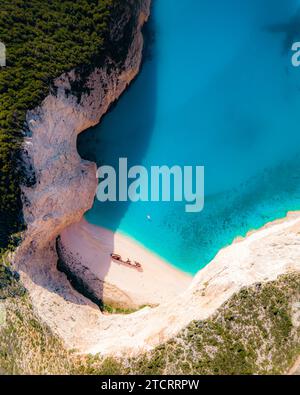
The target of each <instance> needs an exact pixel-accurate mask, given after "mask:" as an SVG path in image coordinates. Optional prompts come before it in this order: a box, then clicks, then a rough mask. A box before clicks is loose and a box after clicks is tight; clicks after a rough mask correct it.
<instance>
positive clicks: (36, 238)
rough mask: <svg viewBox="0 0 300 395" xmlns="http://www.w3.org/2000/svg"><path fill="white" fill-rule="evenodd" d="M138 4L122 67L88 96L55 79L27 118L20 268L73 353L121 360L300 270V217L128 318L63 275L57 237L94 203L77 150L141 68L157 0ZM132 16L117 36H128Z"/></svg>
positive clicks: (90, 86)
mask: <svg viewBox="0 0 300 395" xmlns="http://www.w3.org/2000/svg"><path fill="white" fill-rule="evenodd" d="M133 1H135V2H136V4H137V5H138V6H137V7H136V15H135V16H134V17H135V18H134V21H135V24H134V26H133V35H132V40H131V42H130V43H129V47H128V51H127V54H126V56H125V57H124V59H123V61H122V62H121V63H120V62H119V61H118V63H117V64H116V63H115V62H114V60H113V59H111V58H107V59H106V60H105V62H104V64H103V66H102V67H101V68H95V69H94V70H93V71H92V72H91V73H89V75H88V76H87V78H86V77H84V78H86V84H85V86H86V88H87V92H86V93H85V94H82V95H81V96H78V95H74V94H72V90H73V87H74V84H75V85H76V82H78V81H81V80H82V78H83V76H82V75H80V73H79V74H78V73H77V72H75V71H72V72H70V73H66V74H64V75H63V76H61V77H60V78H58V79H57V80H56V81H55V82H54V87H55V89H54V90H53V93H52V94H50V95H49V96H48V97H47V98H46V99H45V100H44V101H43V103H42V104H41V106H40V107H39V108H37V109H35V110H34V111H30V112H28V114H27V124H28V130H27V132H26V133H27V137H26V138H25V144H24V157H25V158H26V161H27V167H28V169H29V173H30V177H29V178H30V181H31V182H29V183H28V185H27V186H24V187H23V188H22V192H23V203H24V218H25V222H26V224H27V231H26V232H25V235H24V239H23V242H22V244H21V245H20V247H19V248H18V250H17V252H16V254H15V257H14V264H15V266H16V267H17V268H18V271H19V272H20V274H21V279H22V282H23V284H24V285H25V287H26V288H27V289H28V291H29V293H30V296H31V300H32V302H33V306H34V308H35V310H36V312H37V313H38V314H39V316H40V317H41V318H42V319H43V320H44V321H45V322H46V323H47V324H48V325H49V327H50V328H51V329H52V330H53V331H54V332H55V333H57V334H58V335H59V336H60V337H61V338H62V339H63V340H64V342H65V344H66V346H67V347H69V348H72V349H77V350H79V351H80V352H82V353H93V354H96V353H99V352H100V353H102V354H121V353H123V352H127V353H130V354H134V353H137V352H139V351H141V350H148V349H151V348H153V347H154V346H156V345H157V344H159V343H161V342H164V341H166V340H168V339H169V338H170V337H172V336H174V335H175V334H176V333H178V331H179V330H181V329H182V328H183V327H185V326H186V325H187V324H189V323H190V321H191V320H194V319H195V320H196V319H198V320H199V319H206V318H208V317H209V316H211V315H212V314H213V313H214V312H215V311H216V309H218V308H219V307H220V306H221V305H222V304H223V303H224V302H225V301H226V300H228V299H229V298H230V297H231V296H232V295H233V294H234V293H235V292H238V291H239V290H240V289H241V288H243V287H244V286H249V285H251V284H255V283H257V282H264V281H271V280H274V279H276V278H277V277H278V276H279V275H281V274H285V273H288V272H293V271H299V270H300V266H299V262H300V248H299V243H300V242H299V233H300V216H299V213H298V214H295V216H292V217H290V218H288V219H287V220H286V221H285V222H283V223H279V224H272V225H271V226H270V227H268V228H266V229H262V230H260V231H258V232H257V233H254V234H252V235H250V236H249V237H247V238H246V239H245V240H242V241H239V243H234V244H233V245H232V246H229V247H228V248H226V249H224V250H222V251H220V253H219V254H218V256H217V257H216V258H215V260H214V261H213V262H212V263H211V264H209V265H208V266H207V267H206V268H205V269H204V270H202V271H201V272H200V273H199V274H198V275H197V276H196V277H195V279H194V280H193V283H192V285H191V286H190V287H189V288H188V289H187V290H186V291H185V292H183V293H182V294H181V295H180V296H179V297H177V298H176V300H172V301H170V302H169V303H165V304H162V305H160V306H158V307H156V308H153V309H150V308H145V309H143V310H141V311H139V312H137V313H134V314H131V315H128V316H119V315H116V316H107V315H103V314H101V312H100V310H99V308H98V306H97V305H95V304H94V303H92V302H91V301H90V300H89V299H87V298H86V297H84V296H83V295H82V294H80V293H78V292H76V291H75V290H74V289H73V288H72V286H71V285H70V283H69V281H68V279H67V277H66V275H65V274H63V273H60V272H59V271H58V270H57V259H58V256H57V251H56V238H57V236H58V235H59V234H60V233H61V232H62V230H63V229H65V228H66V227H68V226H69V225H71V224H73V223H76V222H78V221H79V220H80V219H81V218H82V216H83V214H84V213H85V211H87V210H88V209H89V208H90V207H91V205H92V203H93V199H94V194H95V191H96V187H97V179H96V167H95V165H94V164H92V163H89V162H86V161H83V160H82V159H81V158H80V156H79V155H78V153H77V150H76V139H77V135H78V134H79V133H80V132H82V131H84V130H85V129H87V128H89V127H91V126H93V125H96V124H97V123H98V122H99V121H100V119H101V117H102V116H103V114H105V113H106V111H107V110H108V108H109V106H110V105H111V103H113V102H114V101H115V100H116V99H117V98H118V97H119V96H120V95H121V94H122V92H123V91H124V90H125V89H126V87H127V86H128V84H129V83H130V81H131V80H132V79H133V78H134V77H135V75H136V74H137V73H138V71H139V67H140V63H141V57H142V46H143V37H142V34H141V27H142V25H143V23H144V22H145V21H146V19H147V18H148V15H149V6H150V0H139V1H138V0H133ZM128 18H129V15H124V16H123V17H122V18H120V20H119V23H118V25H116V26H114V28H113V29H112V35H113V36H114V37H118V36H120V35H121V34H122V33H121V32H122V28H123V27H124V25H125V24H126V23H128V20H129V19H128Z"/></svg>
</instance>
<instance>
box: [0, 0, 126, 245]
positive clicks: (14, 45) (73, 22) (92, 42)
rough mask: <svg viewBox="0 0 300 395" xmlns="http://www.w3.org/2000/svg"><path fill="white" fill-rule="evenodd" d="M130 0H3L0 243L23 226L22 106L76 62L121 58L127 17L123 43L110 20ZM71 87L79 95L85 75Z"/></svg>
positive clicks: (81, 68) (35, 100)
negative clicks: (113, 35)
mask: <svg viewBox="0 0 300 395" xmlns="http://www.w3.org/2000/svg"><path fill="white" fill-rule="evenodd" d="M133 4H134V2H132V1H130V0H77V1H70V0H53V1H41V0H2V1H1V8H0V41H1V42H3V43H4V44H5V45H6V50H7V67H5V68H0V247H5V246H6V244H7V243H8V241H9V236H10V235H11V234H12V233H15V232H16V231H18V230H20V229H21V228H22V227H21V225H22V215H21V198H20V184H21V183H25V184H28V183H29V184H30V183H32V182H33V181H32V179H31V180H30V179H27V176H26V174H25V173H24V171H22V166H20V165H19V154H20V147H21V143H22V137H23V135H24V133H26V130H27V126H26V122H25V115H26V111H27V110H30V109H33V108H35V107H36V106H37V105H38V104H40V103H41V101H42V100H43V99H44V98H45V96H47V95H48V93H49V91H50V90H51V89H52V88H53V86H52V81H53V79H54V78H56V77H58V76H59V75H61V74H62V73H63V72H65V71H69V70H71V69H73V68H75V69H76V71H77V72H78V75H79V74H81V75H82V73H83V74H84V75H88V74H89V71H90V70H91V69H92V68H93V67H94V66H95V65H101V62H102V61H103V57H104V56H107V55H110V56H111V57H112V58H113V59H114V60H115V61H118V60H120V59H121V56H122V55H124V54H123V51H127V47H126V43H127V41H128V40H129V37H130V32H131V30H130V29H132V27H131V25H130V22H131V21H129V22H128V26H127V27H125V28H124V32H123V33H124V37H122V38H121V39H122V40H123V41H122V43H121V44H120V42H118V41H117V42H113V41H112V38H111V35H110V24H111V21H112V20H113V19H115V18H118V15H119V13H120V12H124V10H126V9H127V8H128V7H133ZM132 14H134V13H132ZM121 39H120V38H118V40H121ZM124 40H125V41H124ZM117 48H121V49H117ZM72 89H73V90H74V92H76V93H77V94H79V95H80V94H81V92H82V91H84V81H82V79H81V81H80V82H79V81H77V82H76V83H74V86H73V87H72ZM52 91H53V89H52Z"/></svg>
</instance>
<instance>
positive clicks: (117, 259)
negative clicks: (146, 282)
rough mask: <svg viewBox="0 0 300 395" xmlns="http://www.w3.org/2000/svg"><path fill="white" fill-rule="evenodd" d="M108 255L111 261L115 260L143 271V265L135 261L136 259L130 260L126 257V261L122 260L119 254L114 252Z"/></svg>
mask: <svg viewBox="0 0 300 395" xmlns="http://www.w3.org/2000/svg"><path fill="white" fill-rule="evenodd" d="M110 256H111V258H112V260H113V261H115V262H117V263H119V264H121V265H124V266H126V267H129V268H131V269H136V270H138V271H140V272H142V271H143V267H142V265H141V264H140V263H139V262H136V261H134V262H132V261H131V260H130V259H127V260H126V261H124V260H123V259H122V257H121V255H118V254H114V253H112V254H110Z"/></svg>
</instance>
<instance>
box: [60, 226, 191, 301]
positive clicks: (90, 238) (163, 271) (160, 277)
mask: <svg viewBox="0 0 300 395" xmlns="http://www.w3.org/2000/svg"><path fill="white" fill-rule="evenodd" d="M61 242H62V245H63V247H64V248H65V249H67V250H68V251H70V252H72V254H73V255H75V256H76V257H77V259H78V260H79V261H80V262H81V264H82V265H83V266H84V267H85V268H87V269H88V270H89V271H91V272H92V273H93V275H95V276H96V277H97V278H98V279H100V280H102V281H105V282H106V283H108V284H110V285H112V286H114V287H116V288H118V289H119V290H121V291H122V292H123V293H125V294H126V295H127V296H128V297H129V298H130V299H131V300H132V302H133V304H136V305H139V306H142V305H147V304H150V305H157V304H161V303H165V302H167V301H169V300H172V299H173V298H174V297H176V296H177V295H179V294H181V293H182V292H183V291H185V290H186V289H187V287H188V286H189V284H190V283H191V282H192V276H189V275H188V274H185V273H184V272H182V271H180V270H177V269H176V268H174V267H172V266H171V265H170V264H168V263H167V262H165V261H164V260H163V259H161V258H160V257H158V256H156V255H155V254H154V253H152V252H151V251H148V250H147V249H145V248H144V247H143V246H141V245H139V244H138V243H137V242H135V241H134V240H132V239H130V238H129V237H127V236H124V235H123V234H120V233H113V232H111V231H109V230H106V229H104V228H101V227H98V226H94V225H91V224H89V223H88V222H87V221H86V220H85V219H82V220H81V221H80V222H79V223H77V224H75V225H72V226H71V227H69V228H67V229H66V230H64V232H63V233H62V234H61ZM111 253H116V254H119V255H121V256H122V258H123V260H127V259H130V260H131V261H133V262H134V261H137V262H139V263H141V265H142V268H143V271H142V272H139V271H138V270H136V269H134V268H130V267H126V266H124V265H122V264H119V263H117V262H115V261H113V260H112V259H111V257H110V254H111Z"/></svg>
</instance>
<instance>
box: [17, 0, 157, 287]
mask: <svg viewBox="0 0 300 395" xmlns="http://www.w3.org/2000/svg"><path fill="white" fill-rule="evenodd" d="M150 1H151V0H138V1H136V0H134V1H131V0H129V4H130V5H131V7H129V8H128V10H127V11H126V12H125V13H124V15H119V16H118V18H117V20H116V21H115V24H114V25H113V26H111V41H112V47H113V46H114V45H115V46H117V45H119V46H120V45H121V46H122V50H123V51H124V52H125V49H126V53H125V54H122V53H121V54H120V53H119V52H116V55H115V56H116V57H117V59H114V53H113V50H111V51H110V52H111V53H112V54H111V55H109V56H107V58H106V59H104V61H103V65H102V66H101V67H97V68H94V70H91V72H89V73H88V75H86V74H87V71H86V69H84V68H83V69H82V70H73V71H71V72H68V73H65V74H64V75H62V76H61V77H59V78H57V79H56V80H55V81H54V84H53V85H54V86H53V89H52V93H51V94H49V96H48V97H47V98H46V99H45V100H44V101H43V103H42V104H41V106H40V107H38V108H36V109H34V110H33V111H29V112H28V113H27V117H26V118H27V119H26V121H27V122H26V123H27V125H28V128H27V130H26V137H25V141H24V154H23V157H24V162H25V163H26V167H27V169H28V179H30V182H29V183H27V186H23V187H22V200H23V214H24V220H25V223H26V226H27V230H26V232H25V234H24V238H23V242H22V244H21V246H20V247H19V249H18V250H17V253H16V255H15V259H14V264H15V265H16V267H17V268H18V269H19V270H20V272H21V273H23V274H24V276H25V274H26V275H28V276H29V277H31V278H32V279H36V281H42V282H44V281H45V278H44V279H43V280H41V279H40V278H41V277H42V276H41V272H43V271H44V272H45V273H47V275H46V277H47V278H48V280H49V281H50V279H49V275H50V274H49V273H50V272H51V271H53V273H54V271H56V263H57V255H56V251H55V242H56V238H57V236H58V235H59V234H60V233H61V231H62V230H63V229H65V228H66V227H68V226H69V225H71V224H73V223H76V222H78V221H79V220H80V219H81V218H82V216H83V214H84V213H85V212H86V211H87V210H89V209H90V208H91V206H92V204H93V200H94V196H95V192H96V188H97V179H96V165H95V164H93V163H90V162H87V161H84V160H82V159H81V157H80V156H79V154H78V152H77V148H76V141H77V136H78V134H79V133H81V132H82V131H84V130H86V129H88V128H90V127H92V126H94V125H96V124H98V123H99V121H100V119H101V118H102V116H103V115H104V114H105V113H106V112H107V110H108V109H109V107H110V105H111V104H112V103H113V102H114V101H115V100H116V99H118V98H119V97H120V95H121V94H122V93H123V92H124V90H125V89H126V88H127V86H128V85H129V84H130V82H131V81H132V80H133V79H134V77H135V76H136V75H137V74H138V72H139V68H140V65H141V60H142V49H143V36H142V33H141V29H142V26H143V25H144V23H145V21H146V20H147V19H148V17H149V13H150ZM128 31H130V40H129V39H128V37H127V36H128V34H129V33H128ZM123 36H124V37H123ZM108 52H109V51H108ZM78 86H80V87H81V90H79V89H77V91H76V87H78ZM82 87H84V90H83V89H82ZM84 92H85V93H84ZM37 262H38V263H37ZM25 277H26V276H25ZM38 278H39V279H40V280H38ZM50 283H51V281H50Z"/></svg>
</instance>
